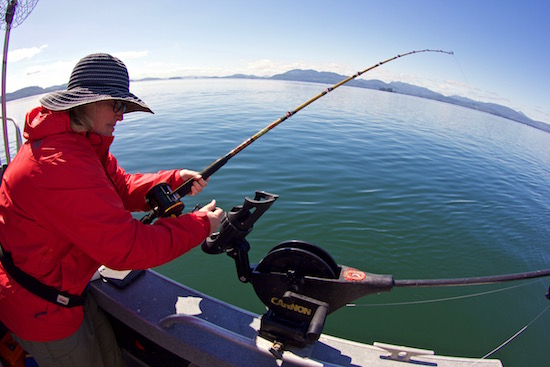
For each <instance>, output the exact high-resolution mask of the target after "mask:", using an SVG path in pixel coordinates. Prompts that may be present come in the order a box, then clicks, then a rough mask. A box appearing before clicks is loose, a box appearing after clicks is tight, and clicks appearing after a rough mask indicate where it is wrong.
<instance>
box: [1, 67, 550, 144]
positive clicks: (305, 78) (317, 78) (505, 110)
mask: <svg viewBox="0 0 550 367" xmlns="http://www.w3.org/2000/svg"><path fill="white" fill-rule="evenodd" d="M347 77H348V76H346V75H340V74H336V73H332V72H325V71H322V72H320V71H316V70H300V69H295V70H290V71H287V72H286V73H283V74H277V75H274V76H271V77H259V76H254V75H244V74H235V75H230V76H224V77H185V78H184V77H172V78H169V79H189V78H193V79H199V78H205V79H206V78H223V79H229V78H232V79H268V80H269V79H272V80H289V81H297V82H309V83H323V84H330V85H333V84H336V83H338V82H340V81H342V80H344V79H345V78H347ZM148 80H163V79H161V78H145V79H138V80H133V81H136V82H138V81H148ZM346 85H348V86H353V87H358V88H367V89H374V90H378V91H383V92H389V93H399V94H406V95H410V96H415V97H421V98H427V99H433V100H436V101H440V102H445V103H450V104H454V105H458V106H462V107H466V108H471V109H474V110H478V111H481V112H485V113H489V114H492V115H496V116H500V117H504V118H506V119H509V120H512V121H516V122H520V123H522V124H526V125H529V126H532V127H534V128H537V129H540V130H543V131H546V132H549V133H550V125H549V124H546V123H544V122H541V121H535V120H532V119H530V118H529V117H527V116H526V115H525V114H523V113H522V112H518V111H515V110H513V109H511V108H509V107H506V106H502V105H499V104H495V103H485V102H479V101H474V100H472V99H469V98H465V97H460V96H449V97H446V96H444V95H443V94H440V93H436V92H433V91H431V90H429V89H427V88H422V87H417V86H414V85H411V84H407V83H401V82H391V83H385V82H383V81H381V80H377V79H369V80H363V79H354V80H351V81H349V82H348V83H347V84H346ZM66 87H67V84H62V85H56V86H53V87H49V88H41V87H27V88H23V89H20V90H18V91H15V92H13V93H6V101H12V100H15V99H19V98H25V97H30V96H33V95H38V94H42V93H49V92H52V91H56V90H62V89H65V88H66Z"/></svg>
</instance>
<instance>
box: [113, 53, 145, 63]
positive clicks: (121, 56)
mask: <svg viewBox="0 0 550 367" xmlns="http://www.w3.org/2000/svg"><path fill="white" fill-rule="evenodd" d="M148 54H149V52H148V51H125V52H117V53H114V54H113V56H116V57H118V58H119V59H121V60H122V61H123V62H125V60H133V59H142V58H144V57H147V55H148Z"/></svg>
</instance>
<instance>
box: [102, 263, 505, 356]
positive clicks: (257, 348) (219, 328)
mask: <svg viewBox="0 0 550 367" xmlns="http://www.w3.org/2000/svg"><path fill="white" fill-rule="evenodd" d="M91 292H92V293H93V294H94V296H95V298H96V299H97V301H98V303H99V304H100V306H101V307H102V308H103V309H104V310H105V311H106V312H107V313H108V314H109V315H110V316H112V317H113V318H114V319H115V320H116V322H117V323H120V324H122V325H125V326H127V327H129V328H130V329H131V330H133V331H134V332H135V334H136V335H139V336H140V338H145V340H147V342H153V343H155V344H157V345H158V346H159V347H160V349H159V350H160V351H158V350H157V351H155V353H153V354H155V355H156V356H159V357H163V358H165V360H171V361H173V363H172V362H166V363H164V364H162V365H185V364H186V363H187V362H185V361H188V362H189V363H190V364H189V365H191V366H203V367H204V366H217V367H223V366H274V367H276V366H349V367H352V366H353V367H355V366H370V367H391V366H394V367H405V366H407V365H411V366H412V365H415V366H418V365H421V366H422V365H423V366H440V367H470V366H474V365H475V366H476V367H499V366H500V367H501V366H502V364H501V362H500V361H498V360H475V359H469V358H458V357H444V356H436V355H434V352H433V351H429V350H422V349H415V348H407V347H399V346H393V345H388V344H381V343H375V344H374V345H367V344H361V343H357V342H353V341H349V340H345V339H341V338H336V337H332V336H329V335H325V334H323V335H321V337H320V338H319V340H318V341H317V342H315V343H314V344H313V345H309V346H307V347H305V348H298V347H292V346H288V347H287V346H285V350H284V352H283V353H282V355H281V356H280V358H276V357H275V355H274V353H275V354H277V353H276V351H273V350H272V351H270V349H275V350H276V349H277V348H276V347H275V348H274V344H273V342H271V341H269V340H266V339H264V338H262V337H260V336H259V335H258V330H259V328H260V316H259V315H256V314H253V313H251V312H248V311H246V310H243V309H240V308H238V307H235V306H232V305H230V304H227V303H225V302H222V301H220V300H217V299H215V298H212V297H209V296H207V295H205V294H202V293H200V292H197V291H195V290H193V289H190V288H188V287H185V286H183V285H181V284H178V283H176V282H174V281H172V280H170V279H168V278H166V277H164V276H162V275H160V274H158V273H156V272H154V271H151V270H148V271H146V272H145V274H144V275H143V276H141V277H139V278H138V279H136V280H135V281H134V283H132V284H131V285H130V286H128V287H127V288H124V289H120V288H118V287H115V286H113V285H111V284H110V283H107V282H105V281H104V280H103V279H98V280H94V281H92V282H91ZM137 344H139V347H140V348H138V349H142V350H143V349H146V347H143V344H144V342H143V340H142V341H141V342H140V343H137ZM166 355H169V356H170V357H166ZM180 358H181V359H180ZM175 360H179V361H180V362H175ZM143 365H144V366H146V365H154V363H151V362H149V363H144V364H143Z"/></svg>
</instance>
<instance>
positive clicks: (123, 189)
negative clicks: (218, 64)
mask: <svg viewBox="0 0 550 367" xmlns="http://www.w3.org/2000/svg"><path fill="white" fill-rule="evenodd" d="M40 103H41V106H40V107H37V108H34V109H33V110H31V111H30V112H29V113H28V114H27V118H26V122H25V129H24V136H25V138H26V139H27V141H26V143H25V144H24V145H23V147H22V148H21V150H20V151H19V152H18V154H17V155H16V157H15V158H14V160H13V161H12V162H11V163H10V165H9V167H8V169H7V170H6V172H5V174H4V177H3V179H2V184H1V186H0V244H1V246H2V249H3V252H4V257H3V259H4V260H6V259H9V260H10V262H9V264H11V265H9V266H8V265H7V264H8V262H7V261H3V262H2V263H3V265H4V266H0V321H2V323H4V324H5V325H6V327H7V328H8V329H9V330H10V331H11V332H12V334H14V337H15V338H16V340H17V341H18V342H19V343H20V344H21V345H22V346H23V348H24V349H26V350H27V351H28V352H29V353H30V354H31V355H33V357H34V358H35V360H36V361H37V363H38V364H39V365H40V366H41V367H46V366H77V365H78V366H95V367H97V366H105V367H110V366H119V365H123V362H122V359H121V357H120V351H119V350H118V347H116V342H115V341H114V337H113V333H112V330H111V328H110V325H109V324H108V322H107V321H106V319H105V316H104V315H103V314H102V313H101V311H100V310H98V309H97V305H96V304H95V302H94V300H93V299H92V297H91V295H86V296H85V297H84V296H83V293H85V290H86V287H87V284H88V282H89V280H90V278H91V277H92V276H93V274H94V273H95V271H96V270H97V268H98V266H100V265H101V264H103V265H106V266H107V267H109V268H112V269H119V270H123V269H146V268H149V267H154V266H158V265H161V264H163V263H166V262H168V261H170V260H172V259H175V258H177V257H178V256H180V255H182V254H183V253H185V252H187V251H189V250H190V249H192V248H193V247H195V246H197V245H199V244H200V243H201V242H202V241H203V240H204V239H205V238H206V237H207V236H209V235H210V234H211V232H213V231H214V230H216V228H217V227H218V225H219V222H220V219H221V215H222V210H221V209H220V208H216V203H215V201H214V200H212V202H210V203H209V204H208V205H206V206H204V207H203V208H202V209H200V210H198V211H196V212H193V213H190V214H185V215H182V216H179V217H174V218H160V219H159V220H157V221H156V222H155V223H154V224H153V225H146V224H143V223H141V222H139V221H138V220H135V219H133V217H132V215H131V212H132V211H145V210H148V209H150V208H149V207H148V205H147V204H146V202H145V199H144V198H145V195H146V193H147V192H148V191H149V190H150V189H151V188H152V187H153V186H155V185H156V184H158V183H161V182H166V183H168V184H169V185H170V186H171V187H173V188H174V187H177V186H179V185H181V184H183V183H184V182H185V181H186V180H187V179H190V178H193V179H194V180H195V181H194V183H193V187H192V191H191V194H192V195H193V194H197V193H198V192H200V191H201V190H202V188H203V187H205V186H206V182H205V180H204V179H202V177H201V176H200V175H199V174H197V173H196V172H193V171H189V170H170V171H160V172H158V173H156V174H139V173H138V174H128V173H126V172H125V171H124V170H123V169H122V168H121V167H120V166H119V165H118V164H117V161H116V159H115V157H114V156H113V155H112V154H111V153H110V152H109V147H110V145H111V143H112V141H113V132H114V130H115V126H116V124H117V122H119V121H122V120H123V116H124V113H130V112H134V111H144V112H151V113H152V111H151V109H149V107H148V106H147V105H146V104H145V103H144V102H143V101H142V100H141V99H139V98H138V97H136V96H135V95H133V94H132V93H130V91H129V77H128V71H127V69H126V66H125V65H124V64H123V63H122V62H121V61H120V60H119V59H117V58H115V57H113V56H111V55H108V54H92V55H89V56H86V57H84V58H83V59H82V60H80V61H79V62H78V63H77V65H76V66H75V68H74V70H73V72H72V73H71V77H70V80H69V83H68V85H67V90H64V91H61V92H54V93H50V94H48V95H46V96H45V97H43V98H42V99H41V100H40ZM6 270H8V271H6ZM10 270H11V271H10ZM16 271H21V272H22V273H25V274H26V276H31V277H33V278H35V279H36V280H37V281H38V282H40V283H41V284H40V287H38V288H40V289H42V288H43V286H45V287H46V288H47V289H48V290H51V289H53V292H54V294H55V296H56V297H54V298H53V299H51V297H50V298H48V297H44V296H40V295H38V293H39V292H37V291H36V289H33V288H32V287H28V286H23V285H22V284H25V283H26V282H23V281H21V282H20V283H22V284H20V283H18V282H17V281H15V280H14V278H17V277H15V276H14V273H15V272H16ZM18 279H20V278H18ZM25 279H26V278H25ZM25 279H23V280H25ZM20 280H21V279H20ZM84 299H85V301H84ZM83 302H85V303H84V304H83V305H82V303H83Z"/></svg>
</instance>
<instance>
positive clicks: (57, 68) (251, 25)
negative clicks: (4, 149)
mask: <svg viewBox="0 0 550 367" xmlns="http://www.w3.org/2000/svg"><path fill="white" fill-rule="evenodd" d="M5 1H6V0H2V2H5ZM19 2H20V3H21V4H22V5H24V3H26V1H25V0H19ZM23 9H24V8H22V7H21V8H20V10H23ZM21 14H22V13H21ZM549 19H550V1H549V0H459V1H458V0H383V1H380V0H376V1H373V0H272V1H270V2H267V1H262V0H226V1H224V0H200V1H197V0H193V1H191V0H157V1H145V0H94V1H84V0H40V1H38V3H37V4H36V6H35V8H34V9H33V10H32V12H31V13H30V14H29V15H28V16H27V18H25V19H24V20H22V21H20V23H19V24H17V25H15V24H14V25H15V27H14V28H13V29H12V30H11V32H10V38H9V53H8V62H7V75H8V77H7V80H6V91H7V92H8V93H9V92H13V91H15V90H18V89H21V88H23V87H28V86H40V87H43V88H45V87H49V86H53V85H59V84H63V83H66V82H68V80H69V76H70V73H71V70H72V68H73V67H74V65H75V64H76V63H77V62H78V60H79V59H81V58H82V57H84V56H86V55H88V54H90V53H94V52H106V53H110V54H112V55H115V56H117V57H119V58H120V59H121V60H122V61H123V62H124V63H125V64H126V66H127V67H128V70H129V74H130V77H131V78H132V79H141V78H145V77H172V76H227V75H233V74H236V73H244V74H250V75H257V76H272V75H275V74H280V73H283V72H285V71H288V70H292V69H315V70H318V71H332V72H336V73H338V74H342V75H345V76H348V75H352V74H354V73H355V72H357V71H360V70H364V69H366V68H367V67H369V66H372V65H374V64H376V63H378V62H379V61H382V60H386V59H388V58H391V57H393V56H395V55H398V54H404V53H406V52H409V51H412V50H423V49H441V50H446V51H453V52H454V55H452V56H451V55H447V54H442V53H421V54H414V55H411V56H407V57H406V58H400V59H397V60H395V61H392V62H390V63H387V64H385V65H383V66H380V67H378V68H376V69H374V70H372V71H370V72H368V73H366V74H363V75H362V76H361V78H362V79H379V80H382V81H385V82H390V81H401V82H405V83H410V84H414V85H418V86H421V87H426V88H429V89H431V90H433V91H436V92H439V93H442V94H444V95H460V96H464V97H468V98H471V99H475V100H478V101H482V102H492V103H498V104H501V105H504V106H508V107H510V108H513V109H515V110H518V111H521V112H523V113H524V114H526V115H527V116H528V117H530V118H532V119H534V120H538V121H543V122H546V123H550V70H549V65H550V21H549ZM4 29H5V26H4V27H3V28H2V32H4Z"/></svg>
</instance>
